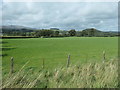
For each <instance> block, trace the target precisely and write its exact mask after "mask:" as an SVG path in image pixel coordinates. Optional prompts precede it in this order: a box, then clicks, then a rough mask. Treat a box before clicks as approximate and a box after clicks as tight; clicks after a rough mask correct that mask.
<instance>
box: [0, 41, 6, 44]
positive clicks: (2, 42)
mask: <svg viewBox="0 0 120 90" xmlns="http://www.w3.org/2000/svg"><path fill="white" fill-rule="evenodd" d="M5 43H8V42H5V41H1V42H0V44H5Z"/></svg>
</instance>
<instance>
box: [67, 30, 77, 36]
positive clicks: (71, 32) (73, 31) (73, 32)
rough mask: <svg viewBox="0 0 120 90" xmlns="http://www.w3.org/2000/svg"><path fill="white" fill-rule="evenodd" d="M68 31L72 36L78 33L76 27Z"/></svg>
mask: <svg viewBox="0 0 120 90" xmlns="http://www.w3.org/2000/svg"><path fill="white" fill-rule="evenodd" d="M68 33H69V35H70V36H75V35H76V31H75V29H72V30H70V31H68Z"/></svg>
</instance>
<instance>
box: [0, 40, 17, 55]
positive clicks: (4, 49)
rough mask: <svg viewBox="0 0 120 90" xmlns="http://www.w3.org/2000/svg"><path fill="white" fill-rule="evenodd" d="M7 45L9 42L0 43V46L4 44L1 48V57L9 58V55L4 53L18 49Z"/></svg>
mask: <svg viewBox="0 0 120 90" xmlns="http://www.w3.org/2000/svg"><path fill="white" fill-rule="evenodd" d="M7 43H8V42H6V41H2V42H0V44H2V47H0V51H2V54H0V56H2V57H5V56H8V54H6V52H4V53H3V51H8V50H13V49H16V48H14V47H10V46H7Z"/></svg>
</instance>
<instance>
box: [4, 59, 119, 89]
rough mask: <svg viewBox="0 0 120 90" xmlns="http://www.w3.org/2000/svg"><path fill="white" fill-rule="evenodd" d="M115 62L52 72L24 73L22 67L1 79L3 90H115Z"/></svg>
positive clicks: (116, 79)
mask: <svg viewBox="0 0 120 90" xmlns="http://www.w3.org/2000/svg"><path fill="white" fill-rule="evenodd" d="M117 64H118V63H117V60H110V61H106V62H105V63H87V64H85V65H81V66H76V65H75V66H70V67H68V68H66V67H59V68H56V69H55V70H53V71H46V70H42V69H41V70H39V72H34V71H32V69H31V70H28V71H25V70H24V66H23V68H21V70H20V71H19V72H17V73H14V74H13V75H9V76H7V77H5V78H4V79H3V85H2V87H3V88H36V87H37V88H117V87H118V73H117V72H118V65H117Z"/></svg>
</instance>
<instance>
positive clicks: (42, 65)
mask: <svg viewBox="0 0 120 90" xmlns="http://www.w3.org/2000/svg"><path fill="white" fill-rule="evenodd" d="M42 64H43V65H42V68H44V67H45V60H44V59H43V63H42Z"/></svg>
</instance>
